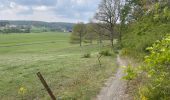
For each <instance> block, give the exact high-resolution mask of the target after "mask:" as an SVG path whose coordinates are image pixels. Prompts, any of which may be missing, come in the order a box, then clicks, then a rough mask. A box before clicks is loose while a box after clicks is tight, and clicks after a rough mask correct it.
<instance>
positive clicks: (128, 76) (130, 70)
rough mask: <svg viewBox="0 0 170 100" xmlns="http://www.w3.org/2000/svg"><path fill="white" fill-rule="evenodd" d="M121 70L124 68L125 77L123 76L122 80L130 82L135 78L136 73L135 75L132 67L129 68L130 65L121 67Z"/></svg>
mask: <svg viewBox="0 0 170 100" xmlns="http://www.w3.org/2000/svg"><path fill="white" fill-rule="evenodd" d="M123 68H125V70H124V73H125V74H126V75H125V76H123V77H122V79H125V80H132V79H133V78H134V77H136V75H137V73H136V71H135V69H134V68H133V67H132V66H130V65H128V66H127V67H126V66H123Z"/></svg>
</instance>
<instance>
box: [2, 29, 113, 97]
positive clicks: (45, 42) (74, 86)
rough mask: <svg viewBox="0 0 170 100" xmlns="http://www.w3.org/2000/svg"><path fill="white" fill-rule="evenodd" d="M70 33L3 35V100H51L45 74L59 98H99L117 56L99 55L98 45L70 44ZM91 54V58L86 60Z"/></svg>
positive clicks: (111, 73)
mask: <svg viewBox="0 0 170 100" xmlns="http://www.w3.org/2000/svg"><path fill="white" fill-rule="evenodd" d="M69 38H70V33H62V32H47V33H27V34H24V33H23V34H21V33H20V34H19V33H13V34H0V98H1V100H50V97H49V95H48V93H47V92H46V90H45V89H44V87H43V85H42V84H41V82H40V80H39V79H38V77H37V76H36V73H37V72H41V74H42V75H43V76H44V78H45V80H46V81H47V83H48V85H49V87H50V88H51V90H52V91H53V93H54V95H55V96H56V98H57V99H64V100H80V99H81V100H89V99H92V98H95V96H96V94H97V93H98V92H99V91H100V88H101V87H102V86H103V83H104V82H105V81H106V79H107V78H108V77H110V76H111V75H113V72H114V71H115V69H116V64H115V61H114V58H115V57H114V56H110V57H104V56H103V57H102V58H101V63H102V66H99V63H98V60H97V56H98V52H99V51H100V50H101V49H106V47H105V48H100V47H99V46H98V45H97V44H93V45H89V44H84V46H82V47H79V45H78V44H70V43H69V41H70V39H69ZM86 53H90V54H91V57H90V58H83V57H82V56H83V55H84V54H86Z"/></svg>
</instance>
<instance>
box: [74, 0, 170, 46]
mask: <svg viewBox="0 0 170 100" xmlns="http://www.w3.org/2000/svg"><path fill="white" fill-rule="evenodd" d="M157 3H159V4H161V5H167V6H169V5H170V2H169V0H101V2H100V4H99V5H98V10H97V12H96V14H95V16H94V17H93V18H92V20H91V21H90V23H87V24H84V23H83V22H79V23H77V24H75V25H74V26H73V32H72V36H71V43H79V44H80V46H81V45H82V42H83V41H86V40H87V41H89V42H90V43H92V40H96V39H97V40H99V41H100V42H102V40H105V39H107V40H110V44H111V46H112V47H113V46H114V43H113V41H114V39H117V40H118V41H119V43H120V46H121V41H122V36H123V33H124V32H125V30H127V28H128V25H131V24H132V23H134V22H137V21H139V20H142V19H143V18H144V16H147V14H148V16H149V14H150V15H151V14H152V13H153V12H152V10H153V6H154V5H155V4H157ZM150 17H153V16H150ZM158 19H159V18H158ZM165 21H166V20H165ZM106 37H107V38H106Z"/></svg>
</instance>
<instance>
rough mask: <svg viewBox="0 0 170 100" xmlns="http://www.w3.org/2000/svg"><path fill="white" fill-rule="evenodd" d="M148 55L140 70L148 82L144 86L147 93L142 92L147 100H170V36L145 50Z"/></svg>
mask: <svg viewBox="0 0 170 100" xmlns="http://www.w3.org/2000/svg"><path fill="white" fill-rule="evenodd" d="M147 50H149V51H150V54H149V55H148V56H146V57H145V65H144V66H143V67H142V70H143V71H144V72H146V74H147V78H148V81H147V82H146V83H145V84H144V85H145V88H147V91H146V89H145V91H142V92H143V93H144V94H145V97H147V98H148V100H156V99H158V100H168V99H170V68H169V67H170V35H167V36H166V37H165V38H164V39H163V40H161V41H157V42H156V43H154V44H153V45H152V47H149V48H147Z"/></svg>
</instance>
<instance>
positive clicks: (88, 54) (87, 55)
mask: <svg viewBox="0 0 170 100" xmlns="http://www.w3.org/2000/svg"><path fill="white" fill-rule="evenodd" d="M90 57H91V54H90V53H86V54H84V55H83V58H90Z"/></svg>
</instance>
